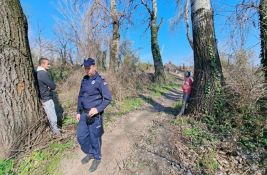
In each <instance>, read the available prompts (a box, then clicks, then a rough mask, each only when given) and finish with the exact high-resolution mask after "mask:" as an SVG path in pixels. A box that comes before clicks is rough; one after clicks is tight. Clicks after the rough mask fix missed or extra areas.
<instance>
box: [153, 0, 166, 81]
mask: <svg viewBox="0 0 267 175" xmlns="http://www.w3.org/2000/svg"><path fill="white" fill-rule="evenodd" d="M150 15H151V16H150V18H151V24H150V30H151V50H152V55H153V61H154V68H155V81H156V82H159V83H163V82H165V79H166V76H165V72H164V67H163V63H162V59H161V54H160V49H159V44H158V30H159V28H160V25H159V26H157V1H156V0H152V13H151V14H150Z"/></svg>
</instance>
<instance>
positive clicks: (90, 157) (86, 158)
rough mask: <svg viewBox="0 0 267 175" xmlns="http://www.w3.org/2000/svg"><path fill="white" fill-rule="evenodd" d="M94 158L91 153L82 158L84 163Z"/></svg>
mask: <svg viewBox="0 0 267 175" xmlns="http://www.w3.org/2000/svg"><path fill="white" fill-rule="evenodd" d="M93 158H94V157H93V156H91V155H90V154H87V155H86V156H85V157H84V158H83V159H82V160H81V162H82V164H86V163H88V162H89V160H91V159H93Z"/></svg>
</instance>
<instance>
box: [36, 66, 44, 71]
mask: <svg viewBox="0 0 267 175" xmlns="http://www.w3.org/2000/svg"><path fill="white" fill-rule="evenodd" d="M40 70H44V71H46V70H45V68H43V67H41V66H38V67H37V71H40Z"/></svg>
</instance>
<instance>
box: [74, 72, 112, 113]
mask: <svg viewBox="0 0 267 175" xmlns="http://www.w3.org/2000/svg"><path fill="white" fill-rule="evenodd" d="M111 99H112V98H111V93H110V91H109V89H108V86H107V83H106V82H105V81H104V79H103V78H102V77H101V76H100V75H99V74H98V73H96V74H95V75H94V76H93V77H91V78H90V77H89V76H88V75H86V76H84V77H83V80H82V83H81V88H80V93H79V96H78V106H77V113H80V114H81V113H82V111H83V110H86V111H89V110H90V109H91V108H97V111H98V112H99V113H102V112H103V111H104V109H105V108H106V107H107V106H108V104H109V103H110V102H111Z"/></svg>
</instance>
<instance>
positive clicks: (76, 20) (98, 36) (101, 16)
mask: <svg viewBox="0 0 267 175" xmlns="http://www.w3.org/2000/svg"><path fill="white" fill-rule="evenodd" d="M106 6H107V5H106V4H105V2H103V3H102V2H101V0H95V1H90V2H89V1H75V0H60V1H57V8H58V11H59V12H60V13H61V15H62V17H61V18H58V19H57V26H58V28H60V31H61V34H62V36H64V37H65V39H67V40H69V41H70V42H71V43H73V45H74V46H75V47H76V50H77V57H78V58H79V59H82V58H86V57H93V58H96V56H97V54H98V53H99V50H98V49H101V47H108V44H107V43H108V38H109V36H108V35H107V34H106V33H108V32H107V31H108V30H109V29H108V25H109V14H108V12H106V11H104V10H103V9H104V8H106ZM62 26H64V27H62ZM99 45H100V46H101V47H99Z"/></svg>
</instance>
